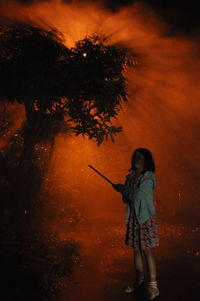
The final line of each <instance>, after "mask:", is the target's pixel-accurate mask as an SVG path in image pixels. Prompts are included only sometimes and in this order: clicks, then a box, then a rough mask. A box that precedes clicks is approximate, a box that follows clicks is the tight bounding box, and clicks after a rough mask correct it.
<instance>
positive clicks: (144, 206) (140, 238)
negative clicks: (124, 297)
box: [113, 148, 159, 300]
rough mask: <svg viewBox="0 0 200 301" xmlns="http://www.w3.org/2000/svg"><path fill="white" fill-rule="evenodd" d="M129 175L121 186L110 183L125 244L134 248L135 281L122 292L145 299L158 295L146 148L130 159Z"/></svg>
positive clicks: (150, 161) (156, 238)
mask: <svg viewBox="0 0 200 301" xmlns="http://www.w3.org/2000/svg"><path fill="white" fill-rule="evenodd" d="M129 171H130V173H129V174H128V175H126V179H125V183H124V184H113V188H114V189H115V190H116V191H118V192H120V193H121V194H122V200H123V202H124V203H126V204H127V208H126V225H127V227H126V236H125V244H126V245H127V247H128V248H132V249H133V257H134V262H135V271H136V273H135V274H136V280H135V282H134V283H133V285H129V286H128V287H127V288H126V289H125V292H127V293H130V292H138V291H144V293H145V295H146V298H147V299H148V300H153V299H154V298H155V297H156V296H158V295H159V289H158V286H157V271H156V262H155V258H154V254H153V249H154V248H156V247H158V246H159V234H158V223H157V220H156V208H155V205H154V202H153V200H154V194H153V192H154V189H155V187H156V186H157V183H156V176H155V163H154V160H153V156H152V153H151V152H150V150H148V149H146V148H137V149H136V150H135V151H134V152H133V154H132V159H131V168H130V169H129ZM144 258H145V260H146V262H147V266H148V271H149V279H148V282H147V286H146V287H145V286H144Z"/></svg>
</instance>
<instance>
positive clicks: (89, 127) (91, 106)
mask: <svg viewBox="0 0 200 301" xmlns="http://www.w3.org/2000/svg"><path fill="white" fill-rule="evenodd" d="M0 49H1V51H0V75H1V78H2V79H1V92H0V99H1V100H4V101H9V102H14V101H17V102H19V103H21V104H23V105H24V106H25V110H26V117H27V121H28V123H31V122H34V121H35V120H37V121H38V120H39V122H40V125H41V128H42V124H45V127H44V129H42V131H40V134H39V135H38V141H36V142H40V141H41V140H43V139H45V138H48V129H50V130H51V131H52V127H51V125H52V123H55V121H57V126H56V127H54V128H53V131H55V132H54V134H57V133H59V132H63V133H67V132H68V131H69V130H72V132H74V133H75V135H79V134H82V135H83V136H85V135H87V136H88V138H89V139H91V138H92V139H95V140H96V141H97V144H98V145H100V144H101V143H102V142H103V140H104V137H106V139H107V138H108V136H111V138H112V141H113V142H114V140H113V134H116V133H117V132H120V131H122V127H121V126H119V127H116V126H113V125H112V122H111V118H117V115H118V113H119V111H120V108H121V106H122V102H123V101H124V102H126V101H127V100H128V98H127V97H128V91H127V79H126V77H125V75H124V73H125V70H126V68H127V67H129V66H135V65H136V56H135V54H133V53H130V52H129V51H127V49H124V48H121V47H118V46H116V45H110V44H109V43H108V39H107V38H105V37H100V36H95V35H92V36H89V37H85V38H84V39H83V40H81V41H77V42H76V44H75V46H74V47H72V48H68V47H67V46H66V41H65V39H64V37H63V36H62V34H61V33H60V32H59V31H57V30H56V29H51V30H45V29H43V28H40V27H38V26H33V25H28V24H24V23H17V24H15V26H13V27H8V26H5V25H1V27H0Z"/></svg>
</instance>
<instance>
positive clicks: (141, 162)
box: [134, 151, 144, 170]
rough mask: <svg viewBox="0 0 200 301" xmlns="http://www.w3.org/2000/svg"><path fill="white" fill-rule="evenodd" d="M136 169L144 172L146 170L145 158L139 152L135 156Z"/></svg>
mask: <svg viewBox="0 0 200 301" xmlns="http://www.w3.org/2000/svg"><path fill="white" fill-rule="evenodd" d="M134 166H135V168H137V169H140V170H142V169H143V168H144V156H143V154H141V153H140V152H139V151H138V152H136V154H135V164H134Z"/></svg>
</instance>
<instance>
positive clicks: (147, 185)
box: [122, 170, 157, 224]
mask: <svg viewBox="0 0 200 301" xmlns="http://www.w3.org/2000/svg"><path fill="white" fill-rule="evenodd" d="M133 175H134V171H133V172H132V173H129V174H128V175H126V180H125V184H124V185H125V191H124V192H123V194H122V200H123V202H125V203H127V207H126V223H128V221H129V216H130V210H131V206H130V203H131V204H132V201H133V200H134V209H135V213H136V218H137V220H138V222H139V224H143V223H144V222H146V221H147V220H148V219H149V218H150V217H151V216H152V215H155V214H156V208H155V206H154V202H153V199H154V194H153V192H154V189H155V188H156V186H157V181H156V177H155V174H154V172H153V171H150V170H148V171H146V172H145V173H144V175H143V176H142V177H141V179H140V183H139V186H138V187H135V188H134V187H130V186H129V181H130V180H131V178H132V176H133Z"/></svg>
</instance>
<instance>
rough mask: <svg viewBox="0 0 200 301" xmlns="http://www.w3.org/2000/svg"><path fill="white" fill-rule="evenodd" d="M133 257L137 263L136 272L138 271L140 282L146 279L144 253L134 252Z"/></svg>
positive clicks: (135, 250) (137, 276) (136, 250)
mask: <svg viewBox="0 0 200 301" xmlns="http://www.w3.org/2000/svg"><path fill="white" fill-rule="evenodd" d="M133 257H134V262H135V270H136V279H137V280H140V279H141V278H142V279H143V277H144V264H143V258H142V251H140V250H139V249H134V250H133Z"/></svg>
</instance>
